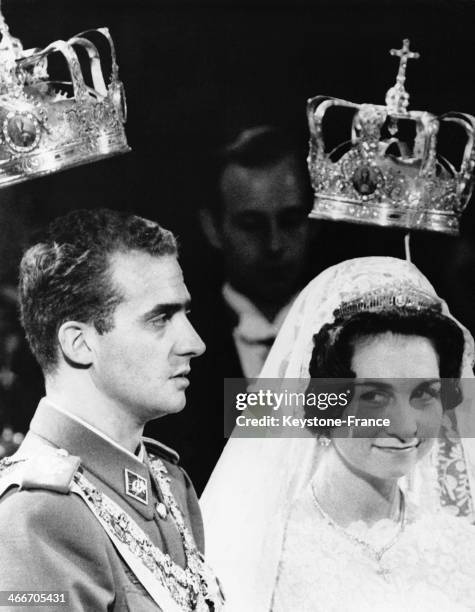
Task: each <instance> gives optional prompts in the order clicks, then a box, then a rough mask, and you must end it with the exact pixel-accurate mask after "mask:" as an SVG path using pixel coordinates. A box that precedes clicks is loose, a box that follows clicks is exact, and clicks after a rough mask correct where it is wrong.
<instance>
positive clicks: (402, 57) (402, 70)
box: [389, 38, 420, 85]
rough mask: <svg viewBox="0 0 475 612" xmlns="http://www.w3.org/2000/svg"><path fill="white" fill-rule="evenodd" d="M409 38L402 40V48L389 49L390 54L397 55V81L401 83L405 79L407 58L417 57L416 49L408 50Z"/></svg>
mask: <svg viewBox="0 0 475 612" xmlns="http://www.w3.org/2000/svg"><path fill="white" fill-rule="evenodd" d="M409 44H410V43H409V38H405V39H404V40H403V41H402V49H391V51H390V52H389V53H390V54H391V55H397V56H398V57H399V70H398V73H397V79H396V80H397V82H398V83H400V84H401V85H402V84H403V83H404V81H405V80H406V66H407V60H408V59H418V58H419V57H420V56H419V53H417V51H410V49H409Z"/></svg>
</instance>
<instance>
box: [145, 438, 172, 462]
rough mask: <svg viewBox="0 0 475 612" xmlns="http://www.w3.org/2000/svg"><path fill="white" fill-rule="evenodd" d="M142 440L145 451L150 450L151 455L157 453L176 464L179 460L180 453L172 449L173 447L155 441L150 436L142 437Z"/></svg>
mask: <svg viewBox="0 0 475 612" xmlns="http://www.w3.org/2000/svg"><path fill="white" fill-rule="evenodd" d="M142 442H143V443H144V444H145V448H146V449H147V452H150V453H151V454H152V455H158V456H160V457H162V458H163V459H166V461H169V462H170V463H173V464H175V465H177V464H178V462H179V461H180V455H179V454H178V453H177V452H176V451H174V450H173V448H170V447H169V446H166V445H165V444H162V443H161V442H157V441H156V440H153V439H152V438H142Z"/></svg>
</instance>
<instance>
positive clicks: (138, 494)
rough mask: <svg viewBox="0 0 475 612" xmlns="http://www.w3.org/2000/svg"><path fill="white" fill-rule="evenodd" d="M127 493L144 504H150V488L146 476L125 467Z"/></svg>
mask: <svg viewBox="0 0 475 612" xmlns="http://www.w3.org/2000/svg"><path fill="white" fill-rule="evenodd" d="M124 474H125V494H126V495H128V496H129V497H133V498H134V499H136V500H137V501H139V502H141V503H142V504H145V505H147V504H148V489H147V481H146V480H145V478H143V477H142V476H140V474H136V473H135V472H132V471H131V470H128V469H127V468H125V470H124Z"/></svg>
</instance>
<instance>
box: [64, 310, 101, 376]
mask: <svg viewBox="0 0 475 612" xmlns="http://www.w3.org/2000/svg"><path fill="white" fill-rule="evenodd" d="M91 332H92V330H91V326H90V325H88V324H87V323H81V322H79V321H66V323H63V324H62V325H61V327H60V328H59V330H58V341H59V346H60V347H61V351H62V353H63V355H64V358H65V359H66V361H68V362H69V364H70V365H72V366H76V367H84V368H86V367H88V366H90V365H91V363H92V360H93V352H92V350H91V349H92V347H91V342H90V340H91V337H90V336H91Z"/></svg>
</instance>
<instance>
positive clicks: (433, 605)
mask: <svg viewBox="0 0 475 612" xmlns="http://www.w3.org/2000/svg"><path fill="white" fill-rule="evenodd" d="M404 287H410V288H413V289H414V290H415V291H421V292H424V293H425V294H426V295H429V296H432V297H433V299H434V300H435V301H439V302H440V303H441V305H442V312H443V314H445V315H446V316H448V317H451V314H450V312H449V309H448V307H447V305H446V304H445V303H444V302H443V301H442V300H440V298H438V296H437V294H436V292H435V290H434V288H433V287H432V286H431V284H430V283H429V281H428V280H427V279H426V278H425V277H424V275H423V274H422V273H421V272H420V271H419V270H418V269H417V268H416V267H415V266H414V265H412V264H410V263H408V262H407V261H404V260H400V259H394V258H390V257H366V258H358V259H353V260H349V261H345V262H342V263H341V264H338V265H336V266H333V267H331V268H328V269H327V270H325V271H324V272H322V273H321V274H320V275H319V276H318V277H317V278H315V279H314V280H313V281H312V282H311V283H309V285H307V287H306V288H305V289H304V290H303V291H302V292H301V293H300V295H299V296H298V297H297V299H296V301H295V302H294V305H293V306H292V309H291V311H290V313H289V315H288V317H287V319H286V320H285V322H284V325H283V326H282V328H281V330H280V332H279V335H278V337H277V339H276V341H275V343H274V345H273V347H272V350H271V352H270V354H269V357H268V358H267V361H266V364H265V365H264V368H263V370H262V372H261V375H260V378H261V379H280V380H281V381H282V385H283V387H284V388H285V386H286V380H287V381H288V379H294V381H295V380H297V381H298V382H299V384H300V385H301V388H299V389H295V388H294V387H292V390H293V391H295V390H301V391H305V389H306V387H307V385H308V378H309V371H308V368H309V362H310V358H311V355H312V350H313V336H314V334H316V333H317V332H318V331H319V330H320V329H321V328H322V326H323V325H325V324H326V323H331V322H332V321H333V320H334V311H335V309H337V308H338V307H339V306H340V304H342V303H343V302H345V301H347V300H348V299H354V298H355V296H356V297H360V296H364V295H366V294H367V293H368V292H369V293H371V292H372V291H375V290H376V291H377V290H379V289H381V288H390V289H391V291H394V294H395V295H396V296H398V295H399V293H401V292H402V294H403V293H404V291H405V289H404ZM458 324H459V326H460V328H461V329H462V331H463V333H464V337H465V350H464V358H463V367H462V369H463V372H462V375H463V377H464V378H465V379H469V378H471V382H473V373H472V367H473V363H474V341H473V338H472V336H471V334H470V333H469V332H468V330H466V329H465V328H464V327H463V326H462V325H460V323H458ZM466 382H467V381H466ZM468 382H470V381H468ZM469 387H470V386H469ZM272 388H273V390H274V391H276V390H278V388H276V385H275V384H274V385H273V387H272ZM464 392H465V390H464ZM465 395H466V401H464V403H463V404H462V405H460V406H458V407H457V409H456V410H455V411H453V412H454V413H455V414H452V415H450V419H449V415H446V416H447V420H446V422H445V423H444V426H443V428H442V429H441V434H440V438H439V440H437V441H436V443H435V444H434V447H433V452H432V453H430V456H429V455H428V456H427V457H426V458H425V459H424V460H423V461H421V462H419V464H418V466H417V469H416V470H415V471H414V473H412V474H410V475H409V476H408V478H407V479H405V481H404V482H401V483H400V485H401V486H402V487H405V488H406V491H408V492H410V494H411V498H412V501H413V503H417V504H418V507H419V508H420V509H419V510H417V511H416V510H415V508H414V506H413V505H412V504H411V506H410V508H408V510H409V512H408V521H407V524H406V526H405V528H404V530H403V532H402V533H401V534H400V536H399V537H398V538H397V541H396V542H395V543H394V545H393V546H391V547H390V549H389V550H388V551H387V553H385V554H384V555H383V557H382V562H381V564H378V563H375V561H374V559H372V557H371V556H370V555H368V552H367V550H366V548H365V547H363V546H362V545H361V544H357V543H356V542H355V541H354V540H353V539H351V538H349V537H347V536H346V535H344V534H343V533H342V532H341V530H339V529H336V528H335V527H333V526H332V525H330V524H328V523H327V522H325V520H324V519H323V518H322V516H321V515H319V513H318V511H317V509H316V508H315V507H314V505H313V504H312V498H311V497H310V489H309V482H310V481H311V479H312V476H313V474H314V473H315V469H316V466H317V464H318V462H319V459H320V457H321V455H320V452H321V447H320V448H319V445H318V444H317V442H316V440H315V438H314V436H313V435H311V434H310V432H307V433H308V436H307V438H275V437H272V435H270V437H267V438H260V439H255V438H254V439H252V438H247V439H246V438H239V436H233V437H232V438H231V439H230V440H229V442H228V444H227V445H226V447H225V449H224V451H223V454H222V456H221V458H220V460H219V462H218V464H217V466H216V468H215V470H214V472H213V474H212V476H211V478H210V481H209V482H208V485H207V487H206V489H205V491H204V494H203V496H202V498H201V507H202V511H203V518H204V524H205V533H206V556H207V559H208V561H209V563H210V565H211V566H212V567H213V568H214V570H215V571H216V573H217V575H218V576H219V577H220V579H221V581H222V584H223V588H224V592H225V594H226V610H227V612H244V611H245V612H269V611H270V610H273V612H284V611H285V612H304V611H310V610H312V612H320V611H322V612H330V611H332V610H335V611H336V610H337V611H338V612H347V611H349V612H352V611H353V610H355V611H359V610H363V611H370V610H371V611H375V610H381V611H385V612H386V611H387V610H390V611H393V610H398V612H399V611H403V610H404V611H406V610H407V611H414V612H415V611H416V610H417V612H425V611H426V610H430V612H441V611H443V612H445V611H446V610H447V611H448V610H450V611H451V612H454V611H457V610H474V611H475V586H472V584H471V583H473V584H474V585H475V539H474V538H475V528H474V527H473V525H470V524H469V521H473V520H474V518H475V513H474V504H473V498H474V495H473V492H474V491H475V411H474V406H475V389H474V388H473V385H471V388H468V395H467V394H465ZM451 515H452V516H451ZM385 529H391V526H390V525H389V526H388V524H386V525H385V524H380V525H377V526H375V527H373V528H372V529H370V530H369V531H368V532H366V533H365V534H364V537H365V538H369V539H372V540H374V541H375V542H379V543H380V542H382V543H386V542H387V541H388V538H387V537H386V533H383V532H384V531H385ZM389 539H390V536H389ZM386 567H387V569H388V570H390V571H387V572H384V571H383V569H384V568H386Z"/></svg>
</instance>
